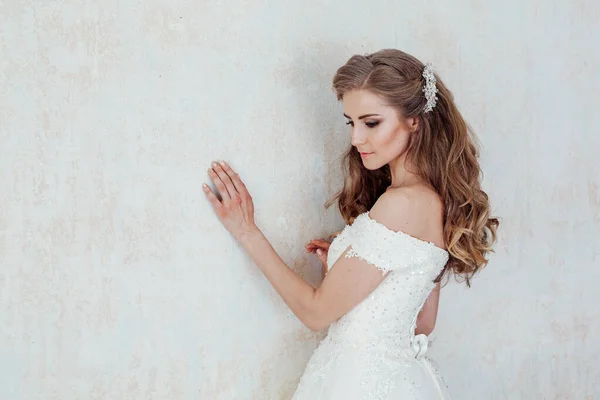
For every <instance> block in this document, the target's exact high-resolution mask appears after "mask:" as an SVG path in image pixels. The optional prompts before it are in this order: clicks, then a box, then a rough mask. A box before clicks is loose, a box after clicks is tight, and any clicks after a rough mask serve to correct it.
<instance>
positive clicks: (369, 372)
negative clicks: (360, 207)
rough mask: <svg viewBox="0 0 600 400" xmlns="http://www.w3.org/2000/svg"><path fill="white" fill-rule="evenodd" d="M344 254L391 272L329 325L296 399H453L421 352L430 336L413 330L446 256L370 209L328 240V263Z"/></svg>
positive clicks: (424, 350) (301, 380) (330, 264)
mask: <svg viewBox="0 0 600 400" xmlns="http://www.w3.org/2000/svg"><path fill="white" fill-rule="evenodd" d="M349 246H350V248H349V250H348V251H347V252H345V250H346V249H347V248H348V247H349ZM344 252H345V254H344ZM342 255H344V256H345V257H358V258H360V259H363V260H365V261H367V262H368V263H369V264H372V265H375V266H376V267H377V268H379V269H380V270H381V271H383V272H388V271H390V273H389V274H388V276H387V277H386V278H385V279H384V280H383V282H382V283H381V284H380V285H379V286H378V287H377V288H376V289H375V290H374V291H373V292H372V293H371V294H370V295H369V296H368V297H367V298H366V299H365V300H363V301H362V302H361V303H360V304H358V305H357V306H356V307H354V308H353V309H352V310H350V311H349V312H348V313H346V314H345V315H344V316H342V317H341V318H340V319H339V320H337V321H336V322H334V323H333V324H331V325H330V327H329V331H328V333H327V336H326V337H325V339H323V341H322V342H321V343H320V344H319V347H318V348H317V349H316V350H315V352H314V354H313V356H312V357H311V359H310V361H309V363H308V366H307V367H306V370H305V372H304V375H303V376H302V378H301V379H300V382H299V384H298V387H297V389H296V392H295V394H294V396H293V400H363V399H364V400H388V399H390V400H391V399H402V400H407V399H422V400H432V399H436V400H437V399H449V398H450V396H449V394H448V391H447V388H446V386H445V385H444V384H443V382H442V379H441V378H440V376H439V375H438V373H437V370H436V369H435V368H434V367H433V365H432V363H431V360H429V359H428V358H427V357H425V356H424V353H425V352H426V351H427V344H428V339H427V336H425V335H416V336H415V333H414V332H415V326H416V320H417V314H418V313H419V311H420V310H421V308H422V307H423V304H424V303H425V300H427V297H428V295H429V293H430V292H431V290H432V289H433V288H434V287H435V284H434V283H433V280H434V279H435V278H436V277H437V276H438V274H439V273H440V272H441V271H442V268H443V267H444V265H445V264H446V262H447V261H448V253H447V252H446V251H445V250H443V249H441V248H439V247H437V246H435V245H434V244H433V243H429V242H425V241H422V240H420V239H417V238H415V237H413V236H410V235H407V234H405V233H402V232H395V231H393V230H391V229H389V228H387V227H386V226H385V225H383V224H381V223H379V222H377V221H375V220H373V219H371V218H370V217H369V213H368V212H365V213H363V214H360V215H359V216H358V217H357V218H356V219H355V220H354V222H353V223H352V224H351V225H346V227H345V228H344V230H343V231H342V232H341V233H340V234H339V235H338V236H337V237H336V238H335V239H334V240H333V242H332V243H331V246H330V248H329V254H328V256H327V265H328V268H331V266H332V265H333V264H334V263H335V261H336V260H337V259H338V258H339V257H340V256H342Z"/></svg>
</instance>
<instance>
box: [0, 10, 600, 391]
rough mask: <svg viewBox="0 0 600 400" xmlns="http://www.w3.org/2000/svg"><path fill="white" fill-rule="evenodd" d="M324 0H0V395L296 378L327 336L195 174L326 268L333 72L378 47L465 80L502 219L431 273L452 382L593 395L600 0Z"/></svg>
mask: <svg viewBox="0 0 600 400" xmlns="http://www.w3.org/2000/svg"><path fill="white" fill-rule="evenodd" d="M312 3H313V4H310V5H309V4H307V3H306V2H300V1H296V2H289V1H288V2H275V1H271V2H266V1H254V2H246V1H240V0H238V1H229V2H226V3H225V2H197V1H157V0H150V1H145V2H144V1H142V2H140V1H133V0H122V1H116V0H105V1H102V2H100V1H96V2H92V1H75V0H65V1H61V2H59V1H50V0H45V1H29V2H25V1H17V0H8V1H6V0H5V1H1V0H0V139H1V145H0V182H1V183H2V190H0V399H2V400H4V399H6V400H9V399H11V400H12V399H15V400H17V399H18V400H21V399H65V400H66V399H287V398H289V397H290V395H291V393H292V391H293V389H294V387H295V384H296V382H297V380H298V378H299V376H300V374H301V373H302V370H303V367H304V365H305V363H306V360H307V359H308V357H309V356H310V354H311V352H312V350H313V349H314V347H315V345H316V343H317V342H318V339H319V335H316V334H312V333H310V332H309V331H307V330H306V329H305V328H304V327H302V326H301V324H300V323H299V322H298V321H297V319H296V318H295V317H294V315H293V314H292V313H291V312H290V311H289V310H288V309H287V308H286V306H285V305H284V304H283V302H282V301H281V300H280V299H279V297H278V296H277V294H276V293H275V292H274V291H273V290H272V289H271V288H270V286H269V285H268V283H267V282H266V281H265V279H264V278H263V277H262V275H261V274H260V272H259V271H258V270H257V268H256V267H255V266H254V265H253V264H252V263H251V262H250V261H249V259H248V258H247V257H246V256H245V254H244V253H243V252H242V251H241V250H240V248H239V246H238V245H237V244H236V243H235V242H234V241H233V240H232V238H231V237H230V236H229V234H228V233H227V232H226V231H225V230H224V229H223V228H222V227H221V226H220V225H219V223H218V221H217V220H216V218H215V216H214V215H213V212H212V210H211V208H210V206H209V204H208V203H207V202H206V201H205V199H204V195H203V193H202V191H201V190H200V183H201V182H202V181H206V180H207V176H206V173H205V171H206V168H207V167H208V165H209V162H210V161H211V160H213V159H215V158H224V159H227V160H229V161H230V162H231V164H232V165H233V166H234V167H235V168H236V169H238V170H239V171H240V174H241V175H242V177H243V178H244V179H245V181H246V183H247V185H248V187H249V188H250V190H251V192H252V194H253V196H254V199H255V202H256V211H257V220H258V222H259V224H260V226H261V227H262V228H263V229H264V231H265V232H266V233H267V235H268V236H269V237H270V239H271V240H272V242H273V244H274V246H275V247H276V249H277V250H278V251H279V252H280V254H281V255H282V257H283V258H284V260H286V262H288V263H289V265H291V266H292V267H293V268H294V269H296V270H298V271H301V272H302V273H303V275H305V276H306V277H307V279H309V280H311V281H313V282H314V281H315V280H316V279H317V276H318V273H319V272H318V269H319V268H318V265H317V264H316V263H315V262H314V260H311V259H309V258H307V257H306V256H305V255H304V253H303V245H304V243H305V242H306V241H307V240H309V239H310V238H311V237H314V236H320V235H324V234H326V233H329V232H331V231H332V230H334V229H338V228H340V226H341V225H340V219H339V217H338V216H337V214H336V211H335V210H334V209H330V210H329V211H327V212H325V211H324V209H323V208H322V204H323V202H324V201H325V199H326V198H327V197H328V196H329V195H330V194H332V193H333V192H334V191H335V190H336V189H337V188H338V187H339V185H340V183H341V181H340V178H341V176H340V173H339V170H338V168H337V166H338V161H337V157H338V156H339V155H340V154H341V152H342V151H343V150H344V148H345V147H346V145H347V144H348V141H349V137H348V130H347V127H346V126H345V125H344V119H343V117H342V112H341V111H342V109H341V106H340V105H339V104H336V101H335V99H334V96H333V94H332V93H331V91H330V89H329V88H330V81H331V77H332V75H333V73H334V72H335V69H336V68H337V67H338V66H340V65H341V64H342V63H343V62H345V61H346V59H347V58H348V57H349V56H350V55H351V54H353V53H366V52H370V51H374V50H378V49H380V48H384V47H397V48H401V49H404V50H406V51H408V52H410V53H412V54H414V55H416V56H417V57H419V58H421V59H422V60H423V61H431V62H433V63H434V66H435V67H436V69H437V71H438V72H439V73H440V74H441V76H442V77H443V78H444V80H445V81H446V83H447V84H448V86H449V87H450V88H451V89H452V90H453V91H454V93H455V95H456V100H457V102H458V104H459V106H460V107H461V109H462V110H463V112H464V114H465V116H466V118H467V119H468V120H469V121H470V123H471V124H472V125H473V127H474V128H475V130H476V131H477V133H478V134H479V136H480V138H481V142H482V145H483V156H482V162H483V166H484V169H485V182H484V183H485V186H486V188H487V189H488V191H489V194H490V196H491V198H492V199H493V203H494V206H495V212H496V213H497V214H498V215H500V216H502V217H503V225H502V230H501V237H500V244H499V245H498V251H497V254H496V255H495V256H494V257H493V260H492V262H491V263H490V266H489V269H488V270H487V271H486V272H485V273H483V274H482V275H481V277H480V278H479V279H477V280H476V281H475V282H474V287H473V288H472V289H471V290H465V289H463V287H462V286H458V285H455V284H450V285H449V286H447V287H446V288H445V289H444V290H443V292H442V298H441V305H440V317H439V323H438V327H437V329H436V333H435V340H434V343H433V346H432V349H431V353H432V355H433V356H434V357H435V358H436V359H437V361H438V364H439V365H440V368H441V372H442V374H443V375H444V376H445V379H446V381H447V383H448V385H449V386H450V389H451V390H452V391H453V392H454V393H455V397H456V398H457V399H534V398H535V399H538V398H539V399H542V398H543V399H591V398H600V365H599V363H598V359H599V357H600V345H599V341H598V337H600V322H599V321H600V310H599V309H598V304H599V303H600V298H599V295H598V290H597V286H598V282H599V281H600V272H599V271H600V269H599V268H598V259H599V256H600V244H599V243H600V193H599V186H600V173H599V172H600V167H599V163H598V161H597V155H598V154H600V135H599V133H600V132H599V131H600V129H599V128H598V127H599V123H600V119H599V117H598V112H597V110H596V109H597V106H598V100H597V94H598V93H599V90H600V84H599V78H598V76H599V73H600V54H599V51H598V43H599V41H600V33H599V30H598V20H600V5H599V3H598V2H596V1H593V0H587V1H578V2H572V1H571V2H567V1H556V2H540V1H533V0H530V1H525V2H523V1H517V0H512V1H504V2H493V3H495V4H490V3H491V2H477V1H467V0H462V1H454V2H433V1H426V2H412V1H394V2H390V1H378V0H374V1H372V2H370V5H369V6H367V5H366V4H367V3H365V2H360V1H351V2H348V1H341V0H336V1H328V2H312ZM416 3H418V4H416ZM484 3H487V4H486V5H484ZM550 3H552V4H553V5H550Z"/></svg>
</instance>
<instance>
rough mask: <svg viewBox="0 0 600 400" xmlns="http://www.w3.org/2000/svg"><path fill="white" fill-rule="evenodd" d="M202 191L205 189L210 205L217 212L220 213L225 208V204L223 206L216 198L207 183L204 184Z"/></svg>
mask: <svg viewBox="0 0 600 400" xmlns="http://www.w3.org/2000/svg"><path fill="white" fill-rule="evenodd" d="M202 189H204V193H205V194H206V197H207V198H208V201H210V204H212V206H213V207H214V208H215V210H217V211H220V209H221V207H223V204H221V202H220V201H219V199H218V198H217V196H215V194H214V193H213V191H212V189H211V188H210V187H208V185H207V184H206V183H203V184H202Z"/></svg>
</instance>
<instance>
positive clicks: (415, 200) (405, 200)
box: [369, 185, 445, 248]
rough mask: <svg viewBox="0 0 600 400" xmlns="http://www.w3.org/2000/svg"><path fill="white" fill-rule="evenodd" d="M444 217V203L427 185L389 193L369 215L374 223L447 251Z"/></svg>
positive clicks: (377, 202) (376, 204) (403, 188)
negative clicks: (432, 243) (376, 222)
mask: <svg viewBox="0 0 600 400" xmlns="http://www.w3.org/2000/svg"><path fill="white" fill-rule="evenodd" d="M443 215H444V205H443V203H442V200H441V199H440V197H439V196H438V194H437V193H436V192H435V191H434V190H432V189H430V188H428V187H426V186H424V185H415V186H410V187H402V188H395V189H389V190H388V191H387V192H385V193H384V194H382V195H381V196H380V197H379V198H378V199H377V201H376V202H375V204H374V205H373V207H372V208H371V210H370V211H369V216H370V217H371V218H372V219H374V220H376V221H378V222H380V223H382V224H384V225H385V226H387V227H388V228H389V229H391V230H393V231H402V232H404V233H407V234H409V235H411V236H414V237H416V238H419V239H421V240H426V241H429V242H434V243H435V244H436V245H438V246H439V247H442V248H445V245H444V239H443V237H444V235H443Z"/></svg>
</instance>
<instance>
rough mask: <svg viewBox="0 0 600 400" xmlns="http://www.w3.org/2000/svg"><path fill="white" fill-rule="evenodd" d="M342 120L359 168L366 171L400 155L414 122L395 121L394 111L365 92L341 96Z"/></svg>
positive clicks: (395, 114)
mask: <svg viewBox="0 0 600 400" xmlns="http://www.w3.org/2000/svg"><path fill="white" fill-rule="evenodd" d="M342 102H343V103H344V116H345V117H346V118H348V124H349V125H350V126H351V135H352V140H351V143H352V145H353V146H354V147H356V149H357V150H358V151H359V153H360V155H361V158H362V160H363V165H364V166H365V168H367V169H369V170H375V169H378V168H381V167H383V166H384V165H385V164H388V163H389V162H391V161H393V160H395V159H397V158H398V157H400V156H402V155H404V153H405V152H406V149H407V147H408V143H409V138H410V135H411V129H410V128H409V124H410V126H411V128H412V130H414V129H415V128H416V123H417V121H416V119H415V118H410V119H408V120H407V121H406V122H405V121H403V120H401V119H399V118H398V115H397V112H396V110H395V109H394V108H392V107H390V106H387V105H385V104H384V101H383V100H382V99H381V98H380V97H379V96H377V95H375V94H374V93H372V92H369V91H366V90H352V91H349V92H347V93H345V94H344V97H343V98H342Z"/></svg>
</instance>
